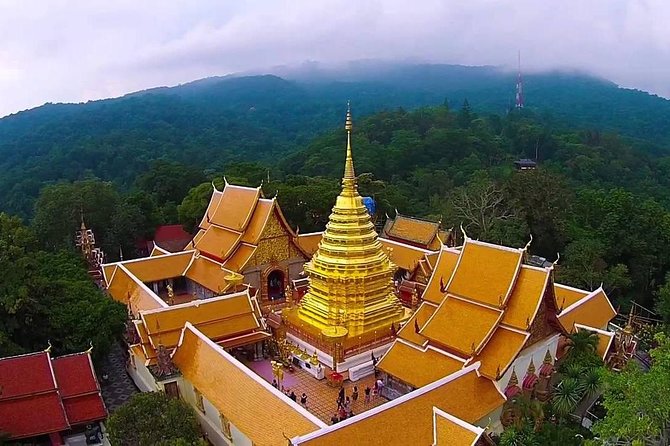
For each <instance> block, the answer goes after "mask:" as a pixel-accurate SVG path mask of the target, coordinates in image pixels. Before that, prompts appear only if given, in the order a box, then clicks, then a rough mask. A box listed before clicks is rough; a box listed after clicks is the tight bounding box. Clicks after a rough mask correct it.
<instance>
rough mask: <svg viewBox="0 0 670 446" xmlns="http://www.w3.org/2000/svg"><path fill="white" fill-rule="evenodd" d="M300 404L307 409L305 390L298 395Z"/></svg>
mask: <svg viewBox="0 0 670 446" xmlns="http://www.w3.org/2000/svg"><path fill="white" fill-rule="evenodd" d="M300 404H301V405H302V407H304V408H305V409H307V394H306V393H305V392H303V393H302V396H301V397H300Z"/></svg>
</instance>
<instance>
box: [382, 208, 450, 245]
mask: <svg viewBox="0 0 670 446" xmlns="http://www.w3.org/2000/svg"><path fill="white" fill-rule="evenodd" d="M439 229H440V223H438V222H433V221H427V220H421V219H418V218H412V217H406V216H404V215H400V214H398V215H396V217H395V218H394V219H393V220H390V222H389V223H387V224H386V225H385V228H384V233H385V234H386V235H387V236H389V237H393V238H398V239H401V240H408V241H411V242H416V243H419V244H421V245H426V246H427V245H429V244H430V243H431V242H432V241H433V240H434V239H435V237H436V235H437V232H438V230H439Z"/></svg>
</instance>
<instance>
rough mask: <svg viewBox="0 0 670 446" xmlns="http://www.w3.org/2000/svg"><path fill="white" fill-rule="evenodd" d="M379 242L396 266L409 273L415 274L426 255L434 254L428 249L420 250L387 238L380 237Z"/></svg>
mask: <svg viewBox="0 0 670 446" xmlns="http://www.w3.org/2000/svg"><path fill="white" fill-rule="evenodd" d="M379 241H380V242H381V244H382V247H383V248H384V250H385V251H386V253H387V254H388V256H389V258H390V259H391V261H392V262H393V263H394V264H395V265H396V266H398V267H400V268H403V269H405V270H407V271H409V272H413V271H414V270H415V269H416V268H417V266H418V265H419V262H420V261H421V260H422V259H423V258H424V257H425V256H426V254H430V253H432V252H433V251H430V250H428V249H423V248H418V247H416V246H412V245H408V244H405V243H401V242H398V241H396V240H391V239H387V238H382V237H379ZM389 248H391V249H389Z"/></svg>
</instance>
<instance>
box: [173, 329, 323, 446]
mask: <svg viewBox="0 0 670 446" xmlns="http://www.w3.org/2000/svg"><path fill="white" fill-rule="evenodd" d="M173 361H174V363H175V364H176V365H177V367H178V368H179V370H180V371H181V373H182V376H183V377H184V379H185V380H187V381H188V382H190V383H191V384H192V385H193V386H195V387H196V388H197V389H198V390H199V391H200V392H201V393H202V394H203V395H204V396H205V398H207V400H208V401H209V402H211V403H212V405H214V407H216V409H217V410H218V411H219V412H220V413H221V414H222V415H224V416H225V417H226V418H227V419H228V420H230V423H231V424H233V425H235V427H237V428H238V429H239V430H240V431H242V432H244V435H246V436H247V437H248V438H249V439H250V440H251V441H252V442H253V443H254V444H255V445H258V446H275V445H284V444H286V443H287V440H286V437H289V438H291V437H295V436H297V435H304V434H307V433H309V432H312V431H314V430H317V429H319V428H322V427H325V425H324V424H323V422H321V421H320V420H319V419H317V418H316V417H314V416H313V415H311V414H309V412H307V411H306V410H304V409H303V408H302V407H300V406H299V405H298V404H296V403H295V402H293V401H291V400H290V399H289V398H288V397H287V396H285V395H283V394H282V393H281V392H279V391H278V390H277V389H275V388H274V387H272V386H271V385H270V384H268V383H267V382H265V381H263V379H262V378H260V377H258V376H256V375H255V374H254V373H253V372H252V371H250V370H249V369H247V368H246V367H245V366H244V365H243V364H241V363H240V362H238V361H237V360H236V359H235V358H233V357H232V356H230V355H229V354H228V353H226V352H225V351H224V350H223V349H222V348H220V347H219V346H217V345H216V344H215V343H214V342H212V341H211V340H209V339H208V338H207V336H205V335H204V334H202V333H201V332H200V331H199V330H198V329H197V328H195V327H193V325H191V324H190V323H187V324H186V326H185V327H184V331H183V334H182V339H181V340H180V343H179V346H178V347H177V348H176V350H175V352H174V353H173ZM264 413H266V414H275V415H277V414H279V415H280V416H268V417H265V418H264V419H263V421H262V422H259V418H258V416H259V414H264Z"/></svg>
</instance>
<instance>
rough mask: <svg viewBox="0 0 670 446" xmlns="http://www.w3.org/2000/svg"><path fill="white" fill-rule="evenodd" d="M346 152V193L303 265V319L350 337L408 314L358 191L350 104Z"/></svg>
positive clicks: (343, 193) (316, 327) (315, 326)
mask: <svg viewBox="0 0 670 446" xmlns="http://www.w3.org/2000/svg"><path fill="white" fill-rule="evenodd" d="M344 128H345V130H346V131H347V152H346V158H345V164H344V176H343V178H342V192H341V193H340V195H339V196H338V197H337V199H336V201H335V205H334V206H333V210H332V213H331V214H330V217H329V219H328V224H327V225H326V230H325V231H324V233H323V237H322V240H321V243H320V244H319V248H318V250H317V251H316V253H315V254H314V256H313V257H312V260H310V261H309V262H308V263H307V264H306V265H305V272H307V273H308V274H309V289H308V291H307V294H305V296H304V297H303V298H302V300H301V302H300V308H299V309H298V315H299V318H300V323H301V324H302V323H306V324H308V325H310V326H312V327H313V328H315V329H318V330H323V329H324V328H330V327H338V326H339V327H342V328H344V329H346V330H347V331H348V333H349V336H352V335H355V336H358V335H360V334H362V333H367V332H374V331H375V330H378V329H380V328H384V329H386V328H388V327H389V326H390V325H391V324H392V323H394V322H399V321H401V320H403V319H404V318H405V311H404V309H403V307H402V305H401V303H400V301H399V300H398V298H397V297H396V296H395V294H394V293H393V273H394V271H395V265H393V263H391V261H390V259H389V257H388V255H387V254H386V252H384V250H383V248H382V244H381V242H380V241H379V237H378V235H377V233H376V232H375V229H374V225H373V224H372V221H371V220H370V214H369V213H368V211H367V208H366V207H365V205H364V204H363V198H362V197H361V196H360V195H359V193H358V188H357V185H356V174H355V171H354V160H353V157H352V155H351V153H352V149H351V131H352V129H353V123H352V119H351V108H350V107H349V106H347V116H346V121H345V126H344Z"/></svg>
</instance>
